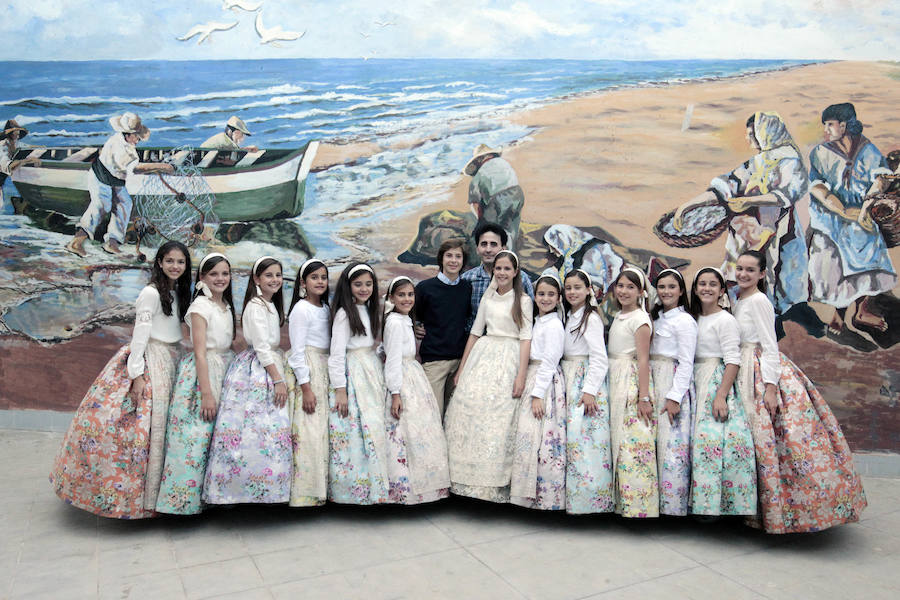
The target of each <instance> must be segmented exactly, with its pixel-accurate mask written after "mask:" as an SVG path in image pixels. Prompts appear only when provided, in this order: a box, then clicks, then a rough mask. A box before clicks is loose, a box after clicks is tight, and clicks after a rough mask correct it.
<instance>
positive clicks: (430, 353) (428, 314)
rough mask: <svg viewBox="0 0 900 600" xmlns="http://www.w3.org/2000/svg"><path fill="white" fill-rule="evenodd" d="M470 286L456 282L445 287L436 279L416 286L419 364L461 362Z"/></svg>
mask: <svg viewBox="0 0 900 600" xmlns="http://www.w3.org/2000/svg"><path fill="white" fill-rule="evenodd" d="M471 299H472V284H470V283H469V282H468V281H465V280H460V282H459V283H457V284H456V285H447V284H446V283H444V282H442V281H441V280H440V279H438V278H437V277H432V278H431V279H426V280H425V281H420V282H419V285H417V286H416V318H417V319H418V320H419V321H421V322H422V324H423V325H424V326H425V338H424V339H423V340H422V345H421V346H420V347H419V356H421V357H422V362H430V361H433V360H453V359H457V358H462V355H463V351H464V350H465V349H466V340H467V339H468V337H469V334H468V332H467V331H466V321H467V320H468V319H469V311H470V310H471V308H470V306H471Z"/></svg>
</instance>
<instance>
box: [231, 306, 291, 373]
mask: <svg viewBox="0 0 900 600" xmlns="http://www.w3.org/2000/svg"><path fill="white" fill-rule="evenodd" d="M241 326H242V327H243V330H244V339H245V340H247V344H248V345H250V346H251V347H252V348H253V350H254V352H256V358H257V359H258V360H259V364H260V365H262V366H263V367H268V366H269V365H272V364H274V365H275V367H276V368H277V369H278V372H279V373H280V372H281V371H282V369H283V368H284V366H283V365H282V364H281V361H279V360H275V358H276V354H275V351H276V350H278V347H279V346H280V345H281V325H280V324H279V323H278V311H277V310H276V309H275V305H274V304H272V303H271V302H267V301H266V300H265V299H263V298H262V296H256V297H255V298H253V299H252V300H250V302H248V303H247V306H245V307H244V313H243V314H242V315H241Z"/></svg>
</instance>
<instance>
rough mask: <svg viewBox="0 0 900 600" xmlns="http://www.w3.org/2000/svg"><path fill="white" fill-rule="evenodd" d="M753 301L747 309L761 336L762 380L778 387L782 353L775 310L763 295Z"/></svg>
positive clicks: (756, 296)
mask: <svg viewBox="0 0 900 600" xmlns="http://www.w3.org/2000/svg"><path fill="white" fill-rule="evenodd" d="M753 300H754V302H751V303H750V304H749V306H747V308H748V309H749V310H750V315H751V316H752V317H753V322H754V324H755V325H756V331H757V333H758V334H759V345H760V346H762V356H761V357H760V368H761V370H762V378H763V381H764V382H765V383H772V384H775V385H777V384H778V379H779V378H780V377H781V353H780V352H779V351H778V338H776V337H775V308H774V307H773V306H772V303H771V302H769V299H768V298H766V295H765V294H763V293H758V294H754V297H753Z"/></svg>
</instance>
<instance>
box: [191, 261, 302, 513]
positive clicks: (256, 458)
mask: <svg viewBox="0 0 900 600" xmlns="http://www.w3.org/2000/svg"><path fill="white" fill-rule="evenodd" d="M281 288H282V273H281V263H280V262H278V260H276V259H274V258H272V257H271V256H263V257H261V258H259V259H257V260H256V262H255V263H254V264H253V268H252V269H251V271H250V281H248V282H247V293H246V294H244V308H243V311H242V314H241V326H242V329H243V332H244V339H245V340H247V344H248V348H247V349H246V350H244V351H243V352H241V353H240V354H238V355H237V356H236V357H235V358H234V361H233V362H232V363H231V366H230V367H228V372H227V373H226V374H225V382H224V383H223V384H222V400H221V402H220V403H219V412H218V416H217V417H216V427H215V430H214V431H213V437H212V443H211V444H210V451H209V465H208V466H207V468H206V481H205V483H204V487H203V500H204V501H205V502H207V503H209V504H238V503H245V502H246V503H266V504H271V503H279V502H287V501H288V500H289V499H290V495H291V469H292V465H293V461H292V453H291V416H290V413H289V412H288V408H287V406H286V403H287V397H288V389H287V385H286V384H285V379H284V372H285V361H284V354H283V353H282V352H281V349H280V348H279V347H278V345H279V343H280V342H281V325H282V323H283V322H284V308H283V307H284V300H283V296H282V289H281Z"/></svg>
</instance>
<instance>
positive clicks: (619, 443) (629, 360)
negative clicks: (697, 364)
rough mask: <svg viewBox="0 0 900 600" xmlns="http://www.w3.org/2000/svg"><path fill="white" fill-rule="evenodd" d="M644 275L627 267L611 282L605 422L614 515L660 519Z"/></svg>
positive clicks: (647, 285) (648, 325) (646, 284)
mask: <svg viewBox="0 0 900 600" xmlns="http://www.w3.org/2000/svg"><path fill="white" fill-rule="evenodd" d="M648 287H649V284H648V283H647V281H646V277H645V276H644V273H643V271H641V270H639V269H636V268H634V267H626V268H625V269H623V270H622V272H621V273H619V276H618V277H617V278H616V280H615V281H614V282H613V289H614V293H615V301H616V303H617V304H618V308H619V312H618V313H617V314H616V317H615V319H613V322H612V325H610V328H609V400H610V401H609V406H610V411H609V413H610V414H609V422H610V438H611V440H610V446H611V448H612V470H613V475H614V476H615V482H616V512H617V513H619V514H621V515H622V516H624V517H640V518H643V517H657V516H659V483H658V478H657V470H656V415H655V414H654V411H653V402H652V396H651V394H652V392H653V390H652V389H651V388H652V385H651V380H650V337H651V327H652V323H651V321H650V315H649V314H647V311H646V310H645V308H644V307H645V306H646V304H645V303H646V300H647V288H648Z"/></svg>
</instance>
